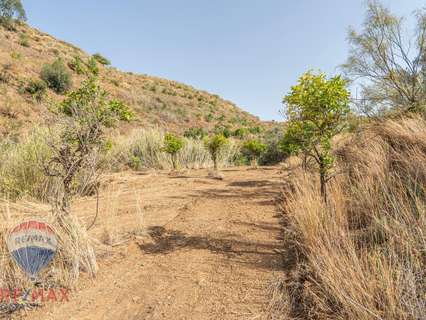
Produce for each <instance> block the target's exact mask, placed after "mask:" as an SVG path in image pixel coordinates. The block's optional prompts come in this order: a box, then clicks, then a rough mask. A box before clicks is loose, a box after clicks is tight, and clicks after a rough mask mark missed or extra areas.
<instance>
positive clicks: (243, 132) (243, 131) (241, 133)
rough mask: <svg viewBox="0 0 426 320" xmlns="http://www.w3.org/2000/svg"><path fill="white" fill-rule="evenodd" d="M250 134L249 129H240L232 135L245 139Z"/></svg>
mask: <svg viewBox="0 0 426 320" xmlns="http://www.w3.org/2000/svg"><path fill="white" fill-rule="evenodd" d="M248 134H249V130H248V129H247V128H238V129H236V130H235V131H234V132H233V133H232V136H234V137H237V138H240V139H243V138H245V137H247V136H248Z"/></svg>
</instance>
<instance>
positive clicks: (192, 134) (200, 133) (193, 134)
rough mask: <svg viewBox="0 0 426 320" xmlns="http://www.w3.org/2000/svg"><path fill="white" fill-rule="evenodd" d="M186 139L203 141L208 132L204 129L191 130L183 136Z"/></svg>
mask: <svg viewBox="0 0 426 320" xmlns="http://www.w3.org/2000/svg"><path fill="white" fill-rule="evenodd" d="M183 136H184V137H185V138H190V139H196V140H201V139H204V137H206V136H207V132H206V131H205V130H204V129H203V128H190V129H187V130H186V131H185V133H184V134H183Z"/></svg>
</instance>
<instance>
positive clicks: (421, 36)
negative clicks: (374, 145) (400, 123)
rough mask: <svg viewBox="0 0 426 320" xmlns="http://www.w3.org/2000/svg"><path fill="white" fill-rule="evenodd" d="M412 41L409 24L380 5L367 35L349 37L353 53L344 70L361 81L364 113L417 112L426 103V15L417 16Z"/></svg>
mask: <svg viewBox="0 0 426 320" xmlns="http://www.w3.org/2000/svg"><path fill="white" fill-rule="evenodd" d="M414 17H415V19H416V28H415V29H414V30H415V32H414V34H413V36H412V37H410V33H409V32H407V31H406V30H405V29H404V20H403V19H402V18H400V17H398V16H395V15H393V14H392V13H391V12H390V11H389V10H388V9H386V8H385V7H384V6H383V5H381V4H380V3H379V2H377V1H369V2H368V6H367V14H366V18H365V21H364V24H363V29H362V30H361V32H357V31H355V30H354V29H351V30H350V31H349V37H348V38H349V43H350V45H351V50H350V54H349V58H348V60H347V62H346V64H344V65H343V69H344V71H345V72H346V74H347V75H348V76H349V77H350V78H352V79H353V80H358V79H360V83H359V85H360V87H361V97H360V99H357V105H358V108H359V109H360V111H361V112H363V113H364V114H367V115H376V114H378V113H382V112H383V111H387V110H389V109H393V110H398V111H401V110H402V111H404V110H408V111H416V110H418V108H419V107H423V106H424V104H425V100H426V9H422V10H418V11H416V12H415V14H414Z"/></svg>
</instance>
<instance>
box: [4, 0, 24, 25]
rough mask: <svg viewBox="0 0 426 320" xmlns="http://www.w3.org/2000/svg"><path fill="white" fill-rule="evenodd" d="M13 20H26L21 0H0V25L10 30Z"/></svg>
mask: <svg viewBox="0 0 426 320" xmlns="http://www.w3.org/2000/svg"><path fill="white" fill-rule="evenodd" d="M15 19H16V20H18V21H25V20H27V16H26V14H25V10H24V6H23V5H22V2H21V0H0V24H2V25H4V26H6V27H7V28H9V29H12V28H13V22H14V21H15Z"/></svg>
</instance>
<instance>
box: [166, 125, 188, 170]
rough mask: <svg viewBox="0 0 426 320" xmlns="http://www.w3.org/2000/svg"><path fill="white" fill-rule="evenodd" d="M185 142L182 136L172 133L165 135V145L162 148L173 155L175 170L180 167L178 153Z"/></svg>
mask: <svg viewBox="0 0 426 320" xmlns="http://www.w3.org/2000/svg"><path fill="white" fill-rule="evenodd" d="M184 144H185V143H184V141H183V139H182V138H180V137H178V136H176V135H174V134H172V133H167V134H166V135H165V136H164V145H163V149H162V150H163V151H164V152H166V153H168V154H169V155H170V156H171V158H172V164H173V170H177V168H178V161H177V155H178V153H179V151H180V150H182V148H183V146H184Z"/></svg>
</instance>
